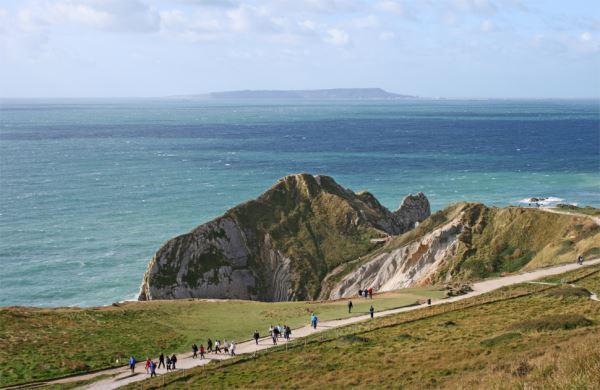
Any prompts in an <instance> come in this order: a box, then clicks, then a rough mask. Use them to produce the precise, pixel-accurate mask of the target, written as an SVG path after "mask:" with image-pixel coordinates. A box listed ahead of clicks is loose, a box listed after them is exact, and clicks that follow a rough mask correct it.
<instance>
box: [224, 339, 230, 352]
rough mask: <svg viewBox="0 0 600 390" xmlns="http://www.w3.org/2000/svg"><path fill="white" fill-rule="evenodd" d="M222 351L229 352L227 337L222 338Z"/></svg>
mask: <svg viewBox="0 0 600 390" xmlns="http://www.w3.org/2000/svg"><path fill="white" fill-rule="evenodd" d="M223 352H225V353H226V354H229V341H227V339H223Z"/></svg>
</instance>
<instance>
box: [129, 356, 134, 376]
mask: <svg viewBox="0 0 600 390" xmlns="http://www.w3.org/2000/svg"><path fill="white" fill-rule="evenodd" d="M129 369H130V370H131V373H132V374H133V373H134V372H135V358H134V357H133V356H131V357H130V358H129Z"/></svg>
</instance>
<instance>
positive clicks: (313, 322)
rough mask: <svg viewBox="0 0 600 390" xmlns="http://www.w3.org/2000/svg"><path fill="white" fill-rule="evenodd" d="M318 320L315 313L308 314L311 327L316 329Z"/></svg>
mask: <svg viewBox="0 0 600 390" xmlns="http://www.w3.org/2000/svg"><path fill="white" fill-rule="evenodd" d="M318 322H319V319H318V318H317V315H316V314H315V313H312V315H311V316H310V324H311V326H312V327H313V329H317V323H318Z"/></svg>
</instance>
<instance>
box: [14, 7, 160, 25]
mask: <svg viewBox="0 0 600 390" xmlns="http://www.w3.org/2000/svg"><path fill="white" fill-rule="evenodd" d="M18 20H19V26H20V28H21V29H23V30H27V31H32V30H40V29H45V28H50V27H52V26H63V25H69V24H73V25H79V26H84V27H89V28H92V29H96V30H101V31H113V32H155V31H158V30H159V28H160V17H159V14H158V12H157V11H156V10H155V9H153V8H151V7H149V6H148V5H146V4H144V3H142V2H140V1H138V0H62V1H56V2H50V1H43V2H34V3H29V4H28V5H27V6H25V7H23V8H21V9H20V10H19V11H18Z"/></svg>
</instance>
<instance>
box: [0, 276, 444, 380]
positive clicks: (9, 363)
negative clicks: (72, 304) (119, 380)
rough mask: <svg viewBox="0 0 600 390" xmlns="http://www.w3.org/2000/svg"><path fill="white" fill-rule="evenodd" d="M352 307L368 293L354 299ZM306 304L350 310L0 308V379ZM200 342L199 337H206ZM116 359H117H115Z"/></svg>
mask: <svg viewBox="0 0 600 390" xmlns="http://www.w3.org/2000/svg"><path fill="white" fill-rule="evenodd" d="M442 296H443V292H442V291H438V290H434V289H431V288H420V289H406V290H402V291H399V292H395V293H388V294H382V295H378V296H376V297H375V301H376V305H377V307H380V308H381V309H384V308H394V307H400V306H406V305H411V304H414V303H415V302H416V301H418V300H422V299H424V298H427V297H431V298H440V297H442ZM354 304H355V306H354V310H353V311H354V313H353V314H352V315H358V314H364V313H367V312H368V308H369V305H370V304H371V301H370V300H369V301H363V300H354ZM311 312H315V313H317V314H318V315H319V318H321V319H322V320H327V319H336V318H345V317H347V316H349V314H348V312H347V307H346V301H332V302H276V303H269V302H255V301H203V300H178V301H149V302H129V303H125V304H122V305H119V306H118V307H117V306H109V307H101V308H91V309H66V308H65V309H34V308H18V307H14V308H2V309H0V329H1V333H0V386H7V385H11V384H17V383H25V382H30V381H34V380H42V379H48V378H55V377H59V376H64V375H69V374H74V373H83V372H88V371H90V370H96V369H100V368H108V367H113V366H122V365H123V364H125V362H126V359H127V358H128V357H129V356H130V355H131V354H133V355H134V356H136V357H138V359H145V358H146V357H147V356H152V357H156V356H158V355H159V354H160V352H165V353H173V352H183V351H185V352H187V351H188V350H189V348H190V345H191V344H192V343H194V342H195V343H197V344H198V345H199V344H200V343H206V339H207V338H208V337H211V338H212V339H213V340H215V338H219V339H223V338H226V339H228V340H236V341H240V340H248V339H250V338H251V336H252V333H253V332H254V330H255V329H258V330H259V332H261V334H264V333H266V332H267V329H268V327H269V325H270V324H274V325H275V324H281V325H284V324H287V325H289V326H291V327H292V328H294V327H298V326H301V325H306V324H307V323H308V322H309V316H310V313H311ZM205 345H206V344H205ZM117 360H118V361H117Z"/></svg>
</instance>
